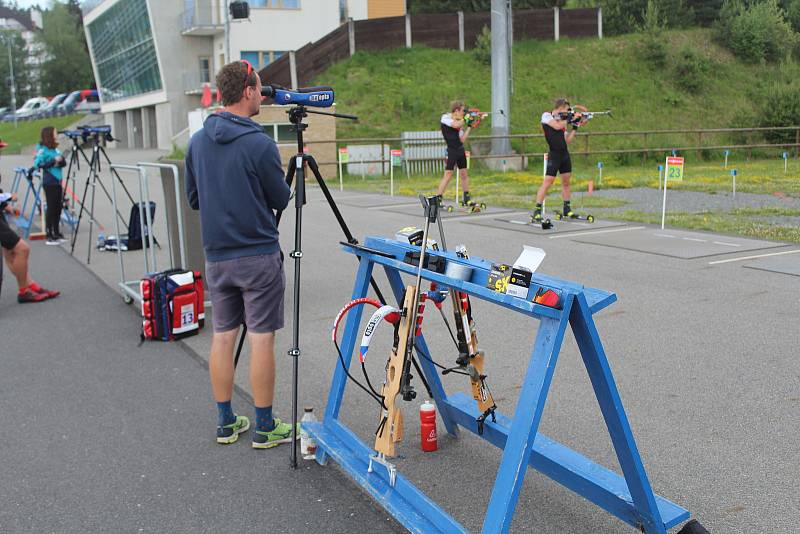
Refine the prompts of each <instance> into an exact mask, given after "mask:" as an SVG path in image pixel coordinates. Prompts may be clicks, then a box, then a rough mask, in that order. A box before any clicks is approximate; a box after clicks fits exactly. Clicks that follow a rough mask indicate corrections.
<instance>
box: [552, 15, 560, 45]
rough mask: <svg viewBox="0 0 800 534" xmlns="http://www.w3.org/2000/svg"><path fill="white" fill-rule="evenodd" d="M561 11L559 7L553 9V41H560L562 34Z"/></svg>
mask: <svg viewBox="0 0 800 534" xmlns="http://www.w3.org/2000/svg"><path fill="white" fill-rule="evenodd" d="M558 19H559V10H558V8H557V7H554V8H553V40H554V41H558V39H559V37H560V33H561V29H560V28H559V26H560V25H561V23H560V22H559V20H558Z"/></svg>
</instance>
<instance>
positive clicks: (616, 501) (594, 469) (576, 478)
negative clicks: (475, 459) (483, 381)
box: [445, 392, 689, 529]
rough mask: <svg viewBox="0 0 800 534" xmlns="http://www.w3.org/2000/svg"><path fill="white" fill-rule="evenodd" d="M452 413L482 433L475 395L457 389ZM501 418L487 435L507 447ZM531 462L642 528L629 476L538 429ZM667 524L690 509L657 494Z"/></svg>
mask: <svg viewBox="0 0 800 534" xmlns="http://www.w3.org/2000/svg"><path fill="white" fill-rule="evenodd" d="M445 404H447V406H448V408H449V411H450V413H451V414H452V417H453V418H454V419H455V421H456V422H457V423H458V424H459V425H460V426H461V427H463V428H464V429H466V430H469V431H470V432H472V433H474V434H476V435H477V434H478V424H477V423H476V421H475V420H476V419H477V417H478V416H479V415H480V414H481V413H480V411H479V410H478V403H477V402H475V399H473V398H472V397H470V396H469V395H466V394H464V393H460V392H459V393H454V394H453V395H450V396H448V397H447V400H446V401H445ZM496 415H497V422H494V423H493V422H490V421H488V422H486V423H485V424H484V429H483V436H482V437H483V438H484V439H485V440H486V441H488V442H490V443H492V444H493V445H495V446H496V447H498V448H500V449H503V448H505V445H506V440H507V439H508V434H509V432H510V429H511V419H509V418H508V417H506V416H505V415H503V414H501V413H499V412H497V413H496ZM530 466H531V467H533V468H534V469H536V470H537V471H539V472H540V473H542V474H544V475H547V476H548V477H550V478H551V479H553V480H554V481H556V482H558V483H559V484H561V485H562V486H564V487H566V488H569V489H571V490H572V491H574V492H575V493H577V494H578V495H580V496H581V497H583V498H585V499H587V500H589V501H591V502H593V503H594V504H596V505H597V506H599V507H601V508H603V509H604V510H606V511H607V512H609V513H611V514H614V515H615V516H617V517H618V518H620V519H621V520H623V521H625V522H626V523H628V524H629V525H631V526H633V527H636V528H639V527H640V526H641V521H640V519H639V515H638V513H637V512H636V509H635V507H634V504H633V498H632V497H631V494H630V491H628V484H627V483H626V482H625V478H624V477H623V476H621V475H619V474H617V473H615V472H613V471H611V470H610V469H607V468H605V467H603V466H601V465H599V464H597V463H595V462H593V461H592V460H590V459H589V458H586V457H585V456H583V455H582V454H580V453H577V452H575V451H574V450H572V449H570V448H569V447H567V446H565V445H562V444H561V443H558V442H557V441H555V440H552V439H550V438H548V437H547V436H545V435H543V434H541V433H538V434H536V439H535V440H534V442H533V454H531V458H530ZM656 504H657V505H658V509H659V510H660V511H661V517H662V519H663V521H664V528H666V529H670V528H672V527H674V526H676V525H678V524H680V523H682V522H684V521H686V520H687V519H689V512H688V511H687V510H685V509H684V508H681V507H680V506H678V505H677V504H674V503H672V502H670V501H668V500H667V499H665V498H663V497H659V496H656Z"/></svg>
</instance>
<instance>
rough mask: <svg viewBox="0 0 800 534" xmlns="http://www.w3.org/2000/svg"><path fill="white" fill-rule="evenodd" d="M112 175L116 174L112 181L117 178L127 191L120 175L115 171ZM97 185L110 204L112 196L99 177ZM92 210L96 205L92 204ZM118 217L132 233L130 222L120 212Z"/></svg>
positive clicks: (113, 170)
mask: <svg viewBox="0 0 800 534" xmlns="http://www.w3.org/2000/svg"><path fill="white" fill-rule="evenodd" d="M98 164H99V163H98ZM112 173H113V174H114V176H112V177H111V179H112V180H113V179H114V178H116V179H117V181H118V182H119V183H120V185H122V188H123V189H125V182H123V181H122V178H121V177H120V175H119V173H118V172H117V171H116V170H115V169H112ZM97 183H98V184H100V189H102V190H103V193H105V195H106V198H107V199H108V201H109V202H111V195H110V194H109V193H108V189H106V186H105V185H103V181H102V180H101V179H100V176H99V175H98V176H97ZM127 191H128V190H127V189H125V192H127ZM130 196H131V195H130V193H128V197H129V198H130ZM131 204H135V202H133V201H131ZM92 208H93V209H94V204H92ZM117 217H119V220H120V221H121V222H122V225H123V226H124V227H125V230H127V231H128V232H130V228H128V222H127V221H126V220H125V217H123V215H122V214H121V213H120V212H119V210H117Z"/></svg>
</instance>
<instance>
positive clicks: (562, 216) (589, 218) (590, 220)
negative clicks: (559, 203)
mask: <svg viewBox="0 0 800 534" xmlns="http://www.w3.org/2000/svg"><path fill="white" fill-rule="evenodd" d="M555 214H556V215H555V216H556V220H559V221H560V220H562V219H572V220H573V221H586V222H588V223H593V222H594V215H586V216H584V215H579V214H577V213H575V212H574V211H570V212H569V213H566V214H565V213H563V212H561V211H558V210H556V211H555Z"/></svg>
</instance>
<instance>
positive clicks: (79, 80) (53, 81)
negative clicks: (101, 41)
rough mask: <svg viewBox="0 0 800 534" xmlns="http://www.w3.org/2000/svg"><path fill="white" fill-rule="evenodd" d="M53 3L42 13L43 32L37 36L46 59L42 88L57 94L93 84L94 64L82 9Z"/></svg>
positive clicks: (43, 65) (42, 74)
mask: <svg viewBox="0 0 800 534" xmlns="http://www.w3.org/2000/svg"><path fill="white" fill-rule="evenodd" d="M73 3H74V2H70V4H67V5H65V4H61V3H59V2H54V3H53V7H52V9H50V10H49V11H45V12H44V13H43V14H42V26H43V28H42V31H41V32H40V34H39V36H38V39H39V41H40V42H41V43H42V45H43V46H44V52H45V57H46V58H47V59H46V60H45V61H44V62H43V63H42V67H41V83H42V91H43V92H44V93H45V94H50V95H55V94H58V93H67V92H70V91H76V90H78V89H87V88H89V87H93V86H94V75H93V73H92V63H91V60H90V59H89V52H88V47H87V46H86V37H85V35H84V33H83V22H82V20H81V19H80V11H78V12H77V18H76V11H75V8H74V6H73V5H72V4H73Z"/></svg>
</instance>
